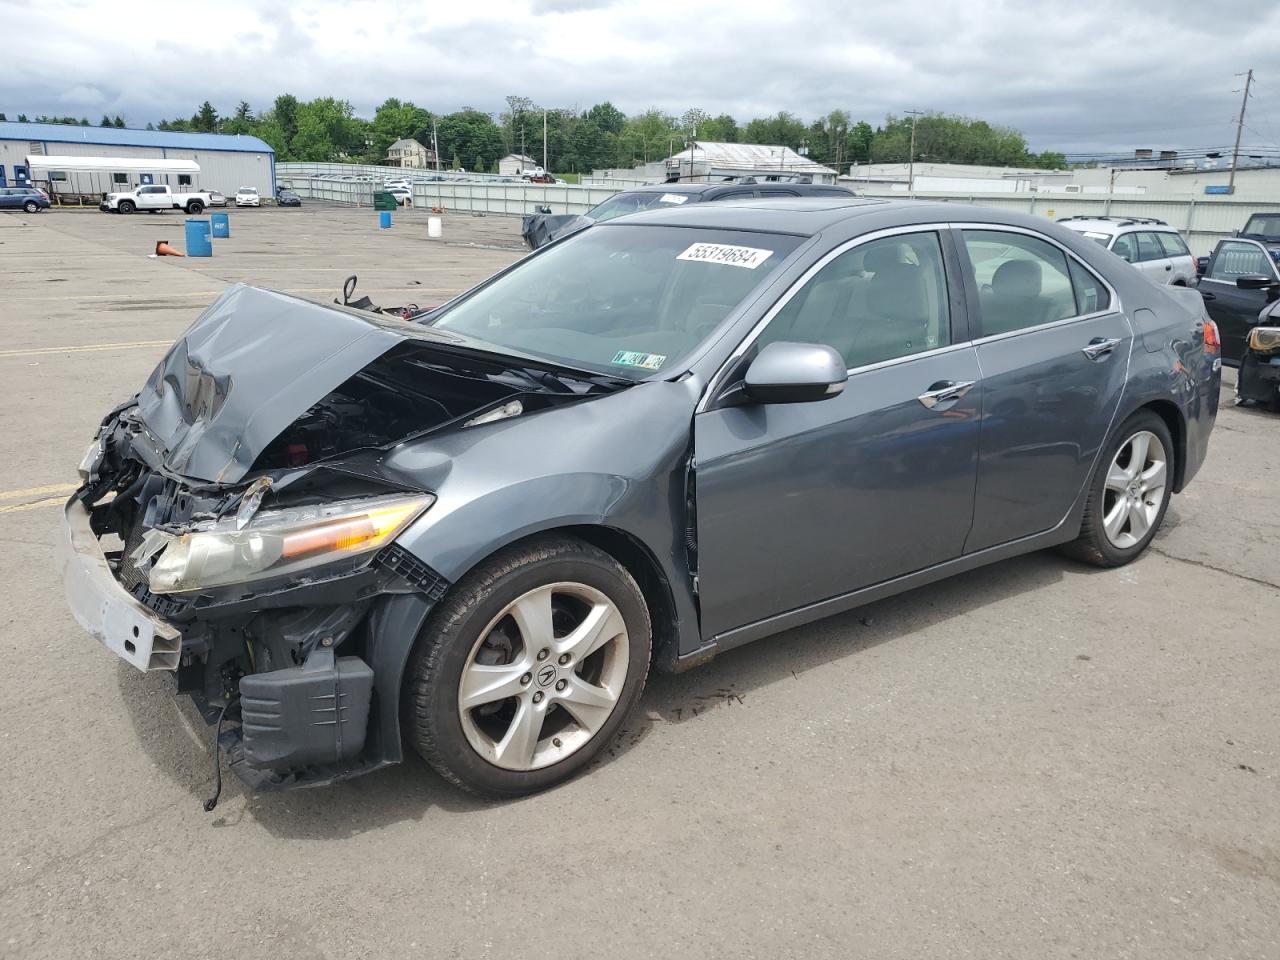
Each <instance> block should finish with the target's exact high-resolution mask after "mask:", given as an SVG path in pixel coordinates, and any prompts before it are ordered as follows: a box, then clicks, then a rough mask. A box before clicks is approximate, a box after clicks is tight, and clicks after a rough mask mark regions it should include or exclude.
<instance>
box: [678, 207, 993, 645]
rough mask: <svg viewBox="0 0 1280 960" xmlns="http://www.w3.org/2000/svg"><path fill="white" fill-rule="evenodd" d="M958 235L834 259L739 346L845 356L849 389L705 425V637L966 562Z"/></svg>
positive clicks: (757, 407) (969, 471)
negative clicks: (818, 346)
mask: <svg viewBox="0 0 1280 960" xmlns="http://www.w3.org/2000/svg"><path fill="white" fill-rule="evenodd" d="M949 232H950V231H949V230H947V229H945V228H943V229H939V228H937V227H934V228H930V229H923V228H919V229H915V230H910V231H905V232H901V233H894V234H890V235H887V236H882V237H879V238H868V239H865V240H858V241H854V242H853V243H852V244H846V245H844V246H843V247H841V248H838V249H837V250H834V251H832V252H831V253H830V254H828V255H827V257H826V258H825V259H824V261H823V262H821V263H820V264H818V265H815V267H814V269H813V270H811V271H810V272H809V274H808V275H807V276H806V278H804V279H802V280H801V281H800V282H799V283H797V284H796V286H795V287H793V288H792V289H791V290H790V291H788V293H787V294H786V295H785V296H784V297H783V298H782V300H780V301H779V303H778V304H777V305H775V307H774V308H773V315H772V317H771V319H769V320H768V323H767V325H766V326H765V327H764V328H763V330H762V331H761V332H760V334H759V336H758V337H757V339H756V340H754V341H749V342H748V344H745V345H744V347H743V348H742V349H743V351H744V353H743V359H742V360H741V361H740V363H742V364H745V362H747V361H749V359H750V357H751V356H753V355H754V353H755V351H756V350H758V349H759V348H760V347H762V346H763V345H765V344H767V343H772V342H778V341H791V342H803V343H822V344H826V345H828V346H831V347H834V348H835V349H836V350H838V351H839V352H840V353H841V354H842V355H843V357H844V359H845V362H846V364H847V365H848V367H849V381H848V384H847V385H846V386H845V388H844V390H843V392H842V393H840V394H839V395H837V396H835V397H832V398H830V399H827V400H821V401H816V402H811V403H794V404H758V403H755V404H737V405H725V406H718V405H717V404H716V403H715V402H711V403H710V404H709V405H708V408H707V409H706V410H704V411H701V412H699V413H698V414H697V415H696V416H695V418H694V453H695V458H696V464H697V470H696V486H697V524H698V581H699V597H700V601H701V607H702V630H703V635H704V636H705V637H707V638H711V637H715V636H719V635H721V634H724V633H726V632H729V631H732V630H733V629H735V628H737V627H742V626H746V625H748V624H752V623H756V622H758V621H760V620H763V619H766V618H768V617H772V616H776V615H778V614H781V613H785V612H787V611H789V610H793V609H796V608H798V607H802V606H806V605H809V604H812V603H817V602H820V601H823V600H827V599H830V598H833V597H838V596H841V595H843V594H846V593H849V592H851V591H854V590H857V589H859V588H861V587H866V586H870V585H873V584H876V583H880V582H882V581H885V580H890V579H892V578H894V577H898V576H901V575H903V574H906V573H911V572H913V571H916V570H921V569H923V568H925V567H929V566H933V565H934V564H937V563H941V562H943V561H945V560H949V559H952V558H954V557H957V556H959V555H960V552H961V550H962V549H963V546H964V538H965V535H966V533H967V532H968V529H969V521H970V517H971V514H972V510H973V492H974V483H975V478H976V467H977V447H978V444H977V440H978V413H979V410H980V409H981V392H982V391H981V383H980V380H981V378H980V377H979V374H978V364H977V359H976V356H975V352H974V349H973V347H972V346H971V345H970V344H969V343H967V339H968V335H967V321H966V317H965V305H964V299H963V296H962V294H961V290H962V287H961V286H960V284H959V283H958V282H957V280H958V278H957V276H956V275H957V273H958V270H959V265H958V261H957V260H956V259H955V254H954V248H953V246H952V245H951V242H950V239H949V237H948V234H949ZM735 376H737V377H739V378H740V376H741V367H740V366H739V367H738V368H737V370H736V373H735Z"/></svg>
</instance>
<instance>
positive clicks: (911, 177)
mask: <svg viewBox="0 0 1280 960" xmlns="http://www.w3.org/2000/svg"><path fill="white" fill-rule="evenodd" d="M903 112H904V113H906V114H907V116H909V117H910V118H911V147H910V149H908V150H907V195H908V196H914V195H915V192H916V118H917V117H923V116H924V111H923V110H906V111H903Z"/></svg>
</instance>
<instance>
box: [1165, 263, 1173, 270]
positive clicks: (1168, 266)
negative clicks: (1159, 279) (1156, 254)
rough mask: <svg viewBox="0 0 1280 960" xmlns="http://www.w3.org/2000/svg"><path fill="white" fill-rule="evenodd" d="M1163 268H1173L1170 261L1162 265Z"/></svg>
mask: <svg viewBox="0 0 1280 960" xmlns="http://www.w3.org/2000/svg"><path fill="white" fill-rule="evenodd" d="M1164 268H1165V269H1166V270H1172V269H1173V264H1172V263H1166V264H1165V265H1164Z"/></svg>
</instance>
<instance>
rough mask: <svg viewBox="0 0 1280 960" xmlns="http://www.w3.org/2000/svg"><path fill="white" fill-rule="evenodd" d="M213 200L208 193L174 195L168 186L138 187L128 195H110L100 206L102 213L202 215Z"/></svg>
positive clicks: (197, 192) (104, 198)
mask: <svg viewBox="0 0 1280 960" xmlns="http://www.w3.org/2000/svg"><path fill="white" fill-rule="evenodd" d="M210 203H211V199H210V197H209V194H208V192H207V191H196V192H195V193H174V192H173V191H172V190H170V189H169V188H168V187H167V186H145V187H136V188H134V189H133V190H130V191H129V192H128V193H108V194H107V195H106V196H105V197H103V199H102V203H100V204H98V209H99V210H102V211H104V212H105V211H112V212H114V213H133V211H135V210H150V211H152V212H155V211H157V210H185V211H187V213H201V212H203V211H204V208H205V207H207V206H209V205H210Z"/></svg>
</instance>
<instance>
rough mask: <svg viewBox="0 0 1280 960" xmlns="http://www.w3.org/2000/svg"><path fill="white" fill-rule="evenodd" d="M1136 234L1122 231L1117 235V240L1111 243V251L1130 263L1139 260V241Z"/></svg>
mask: <svg viewBox="0 0 1280 960" xmlns="http://www.w3.org/2000/svg"><path fill="white" fill-rule="evenodd" d="M1135 236H1136V235H1135V234H1132V233H1122V234H1120V236H1118V237H1116V242H1115V243H1113V244H1112V245H1111V252H1112V253H1114V254H1115V255H1116V256H1117V257H1119V258H1120V259H1122V260H1128V261H1129V262H1130V263H1137V262H1138V241H1137V240H1136V239H1135Z"/></svg>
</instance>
